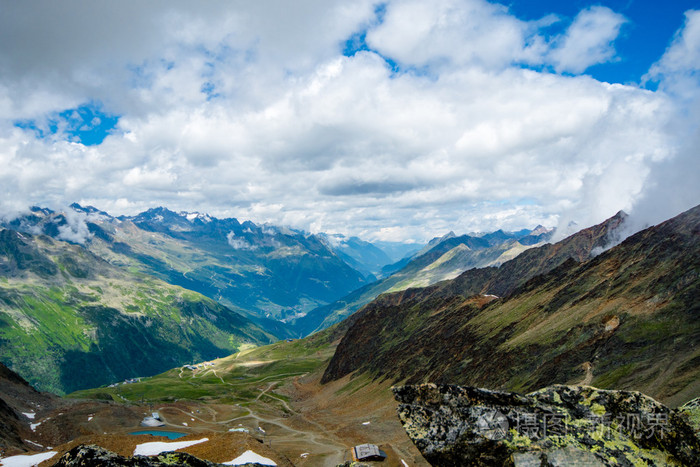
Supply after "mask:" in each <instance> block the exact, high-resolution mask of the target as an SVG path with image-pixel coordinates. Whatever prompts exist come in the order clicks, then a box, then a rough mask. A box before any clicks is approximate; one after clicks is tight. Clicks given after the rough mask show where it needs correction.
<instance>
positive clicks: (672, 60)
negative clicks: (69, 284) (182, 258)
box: [0, 0, 700, 248]
mask: <svg viewBox="0 0 700 467" xmlns="http://www.w3.org/2000/svg"><path fill="white" fill-rule="evenodd" d="M3 8H4V9H5V11H4V13H3V15H2V17H1V18H0V44H2V45H0V167H1V168H2V169H1V171H0V191H1V192H2V193H1V194H2V201H0V213H2V214H3V215H5V216H11V215H13V214H12V213H16V212H18V211H19V210H21V209H22V208H26V206H28V205H30V204H44V205H49V206H59V205H66V204H70V203H71V202H74V201H77V202H79V203H81V204H92V205H95V206H97V207H99V208H100V209H104V210H106V211H108V212H110V213H111V214H115V215H116V214H134V213H136V212H138V211H141V210H144V209H146V208H149V207H154V206H157V205H165V206H168V207H169V208H171V209H174V210H187V211H192V210H196V211H200V212H209V213H211V214H213V215H216V216H220V217H221V216H227V217H237V218H241V219H251V220H253V221H254V222H256V223H265V222H270V223H272V224H278V225H290V226H293V227H296V228H301V229H305V230H307V231H312V232H319V231H326V232H342V233H344V234H346V235H357V236H360V237H363V238H367V239H375V240H379V239H383V240H402V239H404V240H405V239H418V240H425V239H427V238H430V237H432V236H435V235H438V234H442V233H444V232H447V231H449V230H456V231H487V230H495V229H497V228H505V229H509V228H510V229H517V228H521V227H532V226H534V225H537V224H543V225H548V226H555V225H562V226H566V225H568V224H569V222H570V221H576V222H577V223H578V225H579V226H585V225H590V224H593V223H595V222H600V221H602V220H603V219H604V218H606V217H609V216H611V215H613V214H614V213H615V212H617V211H618V210H620V209H624V210H626V211H628V212H630V213H631V214H633V215H634V214H637V217H639V218H640V221H639V223H640V225H641V224H644V223H651V222H656V221H658V220H662V219H663V218H665V217H669V216H671V215H674V214H676V213H678V212H680V211H681V210H683V209H687V208H689V207H691V206H692V205H694V204H697V202H698V201H699V200H700V192H699V190H700V189H699V188H698V184H697V180H696V178H697V177H696V176H695V174H697V173H699V172H698V170H697V169H698V168H700V167H698V157H697V153H696V151H695V150H694V149H693V148H697V147H700V144H698V143H699V142H700V137H699V136H698V122H700V114H699V111H698V108H699V106H698V105H697V104H698V95H699V93H698V89H700V86H699V85H698V65H697V64H698V63H700V60H698V58H697V57H698V56H700V52H699V50H700V17H699V16H698V15H699V14H698V12H695V11H689V12H688V13H687V14H686V18H685V23H683V18H679V32H678V33H677V35H676V37H675V38H669V39H672V40H671V42H670V45H669V47H668V49H667V51H666V53H665V54H664V55H663V56H662V57H659V61H658V62H657V63H656V64H655V65H654V66H653V67H652V68H651V69H650V71H649V74H648V75H647V76H646V77H645V80H646V81H645V83H643V84H644V85H622V84H614V83H613V84H610V83H604V82H600V81H597V80H595V79H594V78H592V77H591V76H589V75H586V74H585V73H586V70H588V69H589V67H591V66H594V65H596V64H599V63H604V62H609V61H614V60H617V59H618V57H617V56H616V53H615V47H614V43H615V40H616V38H617V37H618V35H619V34H620V30H621V28H622V27H624V25H625V24H626V23H627V20H626V18H625V17H624V16H622V15H620V14H619V13H616V12H614V11H612V10H610V9H608V8H605V7H591V8H587V9H584V10H582V11H581V12H579V13H578V15H577V16H575V17H574V18H573V19H570V20H566V19H564V18H558V17H554V16H550V17H545V18H542V19H541V20H539V21H524V20H521V19H519V18H517V17H515V16H514V15H512V14H511V13H510V11H509V10H508V8H507V7H505V6H503V5H499V4H495V3H488V2H486V1H483V0H439V1H437V2H432V3H430V4H429V6H428V4H426V3H425V2H417V1H408V0H406V1H389V2H386V3H382V4H379V3H377V2H372V1H353V2H345V1H342V2H341V1H320V0H319V1H312V0H304V1H299V2H295V8H293V9H290V8H289V7H288V3H287V2H282V1H277V2H264V3H262V4H257V3H255V2H223V1H222V2H217V1H213V2H207V4H206V5H196V6H195V5H192V4H191V3H189V2H147V3H143V2H129V1H125V2H118V3H102V2H91V3H88V4H85V3H84V2H70V1H68V2H61V3H60V4H58V3H56V2H50V1H45V2H33V3H32V5H28V4H26V3H25V2H8V3H7V4H6V5H5V6H4V7H3ZM566 21H569V23H568V24H565V25H564V27H563V28H562V32H561V33H559V34H554V35H552V34H551V33H550V28H549V26H551V24H552V23H562V22H564V23H565V22H566ZM646 84H650V85H653V86H648V85H646ZM656 86H658V88H656V89H653V88H655V87H656ZM91 102H92V103H99V108H100V109H103V110H104V112H106V113H108V114H109V115H113V116H118V120H116V124H115V126H114V128H111V129H109V130H108V131H107V136H106V138H104V141H102V142H101V143H100V144H95V145H86V144H83V143H82V142H80V141H76V137H75V135H74V134H69V128H70V125H68V124H66V125H65V128H63V127H61V125H58V124H53V126H51V125H52V123H51V122H56V121H58V120H59V119H60V118H59V116H60V114H61V113H62V112H66V110H70V109H77V108H80V106H84V105H86V104H88V103H91ZM66 115H73V114H66ZM97 118H99V116H97ZM19 121H31V122H33V124H34V126H35V127H36V128H44V129H45V131H43V133H41V132H39V131H38V130H36V129H32V128H28V127H27V126H26V125H24V127H23V126H22V125H18V122H19ZM98 123H99V122H98ZM95 124H97V123H95ZM564 230H565V229H561V231H562V232H563V231H564ZM76 234H77V232H76ZM67 235H69V233H67ZM230 241H231V242H233V243H232V246H233V247H234V248H235V247H239V248H240V247H242V248H245V245H243V244H242V243H240V242H239V239H238V238H231V239H230ZM234 245H235V246H234Z"/></svg>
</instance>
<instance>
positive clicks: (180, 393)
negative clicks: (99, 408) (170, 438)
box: [68, 332, 336, 407]
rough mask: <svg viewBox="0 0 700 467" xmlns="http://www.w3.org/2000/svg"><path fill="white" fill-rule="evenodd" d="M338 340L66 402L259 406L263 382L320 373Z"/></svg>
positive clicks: (238, 358)
mask: <svg viewBox="0 0 700 467" xmlns="http://www.w3.org/2000/svg"><path fill="white" fill-rule="evenodd" d="M335 337H336V336H335V335H334V334H333V333H330V332H325V333H318V334H316V335H314V336H311V337H308V338H306V339H300V340H294V341H291V342H287V341H279V342H276V343H274V344H270V345H266V346H262V347H258V348H255V349H249V350H244V351H241V352H238V353H236V354H233V355H230V356H228V357H225V358H220V359H217V360H214V361H212V362H209V363H210V364H207V365H203V366H201V367H200V368H197V369H195V370H190V369H187V368H182V367H178V368H174V369H171V370H169V371H166V372H164V373H162V374H159V375H156V376H153V377H149V378H142V379H141V381H139V382H137V383H133V384H121V385H118V386H115V387H101V388H93V389H87V390H81V391H77V392H75V393H72V394H69V396H68V397H71V398H87V399H106V398H109V399H112V400H115V401H117V402H121V401H125V400H126V401H131V402H139V401H149V402H156V401H158V402H167V401H174V400H179V399H185V400H216V401H218V402H223V403H231V404H234V403H235V404H241V405H242V406H244V407H245V406H247V405H248V404H252V403H255V402H256V400H257V399H258V397H259V396H260V390H259V387H260V385H261V383H266V384H269V385H272V386H275V384H274V383H277V382H283V381H286V380H287V379H289V378H292V377H294V376H299V375H303V374H306V373H310V372H313V371H316V370H318V369H319V368H321V367H322V366H323V365H324V364H325V363H327V362H328V359H329V358H330V357H331V355H332V353H333V350H334V349H335V346H334V345H333V340H334V338H335ZM265 394H266V396H265V397H266V398H267V400H266V401H263V402H274V401H273V400H271V399H278V400H284V399H285V396H282V395H280V394H277V393H275V392H274V390H272V391H268V392H266V393H265Z"/></svg>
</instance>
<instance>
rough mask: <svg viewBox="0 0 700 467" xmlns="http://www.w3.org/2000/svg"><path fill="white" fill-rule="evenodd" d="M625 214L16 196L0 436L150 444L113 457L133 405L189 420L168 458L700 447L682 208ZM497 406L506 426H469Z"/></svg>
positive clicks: (495, 458)
mask: <svg viewBox="0 0 700 467" xmlns="http://www.w3.org/2000/svg"><path fill="white" fill-rule="evenodd" d="M626 221H627V215H626V214H625V213H623V212H620V213H618V214H617V215H615V216H613V217H611V218H610V219H608V220H606V221H605V222H603V223H601V224H598V225H595V226H591V227H588V228H585V229H583V230H581V231H579V232H577V233H575V234H573V235H571V236H569V237H567V238H564V239H562V240H560V241H556V242H553V241H552V238H553V234H554V232H552V231H551V230H548V229H546V228H544V227H541V226H538V227H536V228H535V229H533V230H522V231H518V232H504V231H501V230H499V231H496V232H493V233H488V234H471V235H456V234H454V233H449V234H448V235H445V236H442V237H439V238H436V239H434V240H432V241H431V242H429V243H428V244H427V245H417V244H386V243H379V242H378V243H370V242H366V241H363V240H361V239H359V238H355V237H351V238H346V237H343V236H340V235H335V234H318V235H311V234H308V233H305V232H302V231H297V230H292V229H288V228H283V227H278V226H272V225H256V224H254V223H252V222H250V221H246V222H242V223H241V222H239V221H238V220H236V219H216V218H214V217H211V216H208V215H204V214H198V213H175V212H173V211H170V210H168V209H165V208H162V207H161V208H156V209H151V210H148V211H146V212H143V213H141V214H139V215H137V216H133V217H123V216H122V217H112V216H110V215H109V214H107V213H105V212H103V211H100V210H98V209H96V208H92V207H82V206H79V205H77V204H74V205H72V206H71V208H70V209H66V210H65V211H63V212H54V211H51V210H49V209H45V208H39V207H36V208H32V209H31V212H29V213H28V214H25V215H23V216H20V217H17V218H16V219H13V220H11V221H7V222H5V223H4V224H3V226H2V227H3V229H2V230H0V360H1V361H2V363H3V364H4V365H6V367H5V366H0V427H2V435H1V436H0V443H1V446H2V448H3V449H4V450H5V455H14V454H18V455H19V454H23V453H27V452H32V453H37V455H47V456H49V457H46V459H43V458H42V461H43V462H44V463H43V464H41V465H54V463H56V462H59V464H58V465H92V464H89V463H87V464H85V463H83V464H80V463H79V462H81V459H102V461H100V462H103V463H102V464H100V465H166V464H167V462H169V461H168V459H167V456H164V455H161V456H159V457H157V458H156V457H152V458H148V462H150V463H149V464H141V463H138V462H146V460H144V458H141V457H139V456H136V457H132V456H134V454H135V453H137V451H138V449H137V448H136V447H137V445H141V444H142V443H144V442H146V441H148V440H149V439H153V438H152V436H151V435H139V436H134V435H132V434H130V433H132V432H133V431H136V430H137V425H138V424H139V422H141V421H142V419H144V417H145V416H146V415H152V417H150V419H151V420H156V421H157V422H158V424H159V425H163V426H164V427H165V428H166V429H167V430H168V431H176V432H180V433H182V434H183V436H184V437H183V438H181V439H180V440H182V441H183V442H185V441H192V443H190V445H189V446H185V447H182V448H181V449H180V448H178V447H177V446H174V445H173V449H172V450H176V449H179V450H181V451H183V453H180V454H177V455H176V458H172V459H171V461H172V462H175V463H176V464H177V465H216V464H218V463H223V462H226V461H229V460H230V459H232V458H235V457H237V456H239V455H243V454H244V451H245V452H247V450H251V451H254V452H255V453H257V454H258V455H262V456H264V458H265V459H266V461H265V462H267V461H269V462H272V463H274V464H275V465H340V464H343V463H345V464H344V465H350V464H351V462H352V460H351V459H352V458H351V455H350V453H351V449H352V447H353V446H356V445H359V444H366V443H370V444H374V445H377V446H378V448H379V450H380V451H379V452H380V453H381V455H379V456H378V458H377V459H375V460H374V461H368V464H370V465H374V464H375V463H376V464H377V465H392V466H394V465H396V466H404V465H428V464H429V463H430V464H432V465H516V466H525V465H629V466H633V465H700V461H699V460H698V456H697V453H698V452H700V438H698V433H699V431H700V402H698V400H699V399H698V397H700V349H698V342H700V320H699V319H698V316H699V315H700V305H698V303H699V301H698V298H699V297H700V206H698V207H695V208H693V209H691V210H689V211H686V212H684V213H682V214H680V215H678V216H676V217H674V218H672V219H669V220H667V221H665V222H663V223H661V224H658V225H656V226H651V227H649V228H647V229H645V230H642V231H640V232H638V233H636V234H634V235H631V236H629V237H628V238H626V239H624V241H621V242H620V240H619V237H620V235H621V232H624V231H625V227H626V225H627V224H626ZM125 379H128V381H124V380H125ZM25 380H26V381H25ZM27 381H28V382H27ZM30 383H31V384H30ZM32 386H34V387H36V388H37V389H39V390H42V391H50V392H51V393H54V394H60V395H62V396H63V397H59V396H57V395H54V394H50V393H47V392H43V393H42V392H38V391H37V390H35V389H34V388H33V387H32ZM392 388H393V391H392ZM66 394H67V395H66ZM397 411H398V412H397ZM528 411H531V412H528ZM154 412H155V413H154ZM397 413H398V415H397ZM496 413H498V414H502V418H501V419H499V420H498V423H500V424H501V425H502V424H506V425H507V426H508V427H509V429H506V430H505V431H503V433H501V436H497V437H495V436H494V434H493V432H492V431H488V432H485V431H483V430H482V431H480V429H481V428H483V426H482V425H480V424H483V423H484V420H487V419H485V418H484V417H485V414H491V415H489V416H492V415H493V414H496ZM528 413H533V414H536V415H538V414H539V415H542V414H548V415H549V416H553V415H557V416H561V417H562V420H566V422H567V423H569V424H570V426H569V429H568V430H566V432H564V433H563V432H561V431H559V432H557V433H556V434H552V433H549V434H546V433H543V432H542V430H540V431H538V432H537V436H535V435H533V432H532V431H528V432H523V431H521V428H522V427H521V422H522V420H523V418H522V417H524V416H526V415H527V414H528ZM606 414H607V416H608V418H610V425H609V426H610V427H611V433H612V434H611V435H610V436H609V437H605V436H604V435H593V434H592V433H593V430H592V427H593V425H591V423H593V422H592V421H591V420H593V419H594V418H595V417H599V418H600V419H603V418H604V417H605V416H606ZM630 414H636V415H638V416H639V417H641V418H640V420H642V421H646V420H655V421H656V425H655V427H656V428H657V431H655V432H654V433H652V434H650V435H649V436H645V437H640V436H637V432H635V431H634V429H633V428H634V427H630V426H628V425H625V424H624V423H623V422H622V421H620V420H621V419H620V420H618V419H617V417H623V416H629V415H630ZM539 415H538V416H539ZM146 418H148V417H146ZM143 421H145V420H143ZM487 421H493V420H492V419H488V420H487ZM661 422H663V430H664V431H659V430H660V429H659V426H660V425H659V423H661ZM501 425H499V426H501ZM487 428H488V429H489V430H490V429H491V428H493V426H488V427H487ZM637 428H639V427H637ZM523 433H525V434H527V435H528V436H525V434H523ZM647 433H648V430H647ZM156 434H157V433H156ZM533 436H534V437H533ZM159 439H162V438H159ZM162 440H164V439H162ZM180 440H178V441H180ZM202 440H204V441H202ZM185 444H187V443H185ZM94 445H98V446H99V447H98V446H94ZM48 446H53V447H52V448H49V447H48ZM183 446H184V445H183ZM184 452H187V453H189V454H184ZM49 453H53V454H49ZM59 458H60V461H59ZM173 459H175V460H173ZM202 459H203V460H202ZM379 459H383V460H379ZM85 462H87V461H85ZM95 462H96V461H95ZM159 462H160V463H159ZM197 462H200V463H199V464H198V463H197ZM206 462H209V464H207V463H206ZM269 462H268V463H267V464H264V462H261V463H262V464H263V465H272V464H270V463H269Z"/></svg>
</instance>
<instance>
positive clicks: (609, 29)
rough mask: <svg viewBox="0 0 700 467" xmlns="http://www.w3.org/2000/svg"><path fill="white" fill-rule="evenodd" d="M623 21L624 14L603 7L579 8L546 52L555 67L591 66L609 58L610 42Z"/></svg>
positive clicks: (580, 69)
mask: <svg viewBox="0 0 700 467" xmlns="http://www.w3.org/2000/svg"><path fill="white" fill-rule="evenodd" d="M625 22H626V19H625V17H624V16H622V15H620V14H619V13H615V12H614V11H612V10H611V9H610V8H607V7H604V6H594V7H590V8H587V9H585V10H582V11H581V12H580V13H579V14H578V15H577V16H576V18H575V19H574V22H573V23H572V24H571V26H569V28H568V30H567V31H566V33H565V34H564V36H563V37H561V38H558V40H557V42H558V44H557V46H556V47H555V48H554V49H553V50H552V51H551V52H550V55H549V58H550V60H551V61H552V62H553V63H554V67H555V69H556V70H557V71H559V72H562V71H566V72H571V73H581V72H583V71H585V70H586V69H587V68H588V67H590V66H592V65H596V64H598V63H604V62H607V61H610V60H611V59H613V58H614V57H615V48H614V46H613V42H614V41H615V39H617V36H618V35H619V33H620V28H621V27H622V25H623V24H624V23H625Z"/></svg>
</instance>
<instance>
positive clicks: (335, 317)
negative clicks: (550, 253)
mask: <svg viewBox="0 0 700 467" xmlns="http://www.w3.org/2000/svg"><path fill="white" fill-rule="evenodd" d="M551 234H552V232H551V231H548V230H546V229H544V228H543V227H541V226H538V228H536V229H535V230H533V231H530V230H523V231H520V232H516V233H506V232H503V231H502V230H499V231H497V232H493V233H490V234H486V235H483V236H481V237H476V236H471V235H461V236H456V235H455V234H454V233H453V232H450V233H449V234H447V235H445V236H443V237H440V238H435V239H433V240H432V241H431V242H430V243H428V245H426V246H425V247H424V248H423V249H422V250H420V251H418V252H417V253H415V254H413V255H412V256H411V257H409V258H406V259H405V260H402V261H399V262H398V263H396V265H394V266H393V267H391V266H389V267H385V268H384V270H383V271H384V272H390V275H389V276H388V277H386V278H384V279H381V280H379V281H377V282H373V283H370V284H368V285H366V286H364V287H362V288H360V289H357V290H355V291H353V292H351V293H350V294H348V295H346V296H345V297H343V298H341V299H339V300H337V301H336V302H334V303H331V304H328V305H323V306H320V307H318V308H316V309H314V310H311V311H310V312H309V313H307V314H306V315H305V316H302V317H300V318H299V319H296V320H294V321H293V324H294V327H295V329H296V330H297V331H298V332H299V333H301V334H302V335H307V334H310V333H312V332H315V331H318V330H321V329H325V328H327V327H328V326H331V325H333V324H335V323H338V322H340V321H342V320H343V319H345V318H346V317H348V316H350V315H351V314H352V313H354V312H355V311H357V310H359V309H360V308H361V307H362V306H364V305H366V304H367V303H369V302H371V301H372V300H374V299H375V298H376V297H378V296H379V295H381V294H383V293H386V292H394V291H400V290H405V289H408V288H411V287H426V286H429V285H432V284H435V283H437V282H440V281H444V280H449V279H454V278H455V277H457V276H459V275H460V274H461V273H463V272H464V271H466V270H468V269H472V268H482V267H487V266H498V265H500V264H502V263H504V262H506V261H508V260H510V259H512V258H514V257H516V256H518V255H519V254H521V253H522V252H524V251H525V250H527V249H529V248H532V247H534V246H536V245H538V244H542V243H543V242H545V241H546V240H548V239H549V238H550V237H551Z"/></svg>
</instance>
